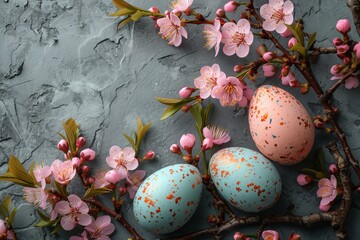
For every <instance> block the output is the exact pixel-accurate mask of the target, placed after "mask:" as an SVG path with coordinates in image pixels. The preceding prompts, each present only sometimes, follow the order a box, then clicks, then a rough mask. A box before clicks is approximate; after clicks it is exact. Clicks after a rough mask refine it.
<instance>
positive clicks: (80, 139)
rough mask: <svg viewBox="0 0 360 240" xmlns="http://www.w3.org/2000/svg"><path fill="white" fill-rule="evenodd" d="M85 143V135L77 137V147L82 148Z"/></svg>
mask: <svg viewBox="0 0 360 240" xmlns="http://www.w3.org/2000/svg"><path fill="white" fill-rule="evenodd" d="M85 143H86V140H85V138H84V137H78V138H77V139H76V143H75V144H76V148H77V149H80V148H82V147H83V146H85Z"/></svg>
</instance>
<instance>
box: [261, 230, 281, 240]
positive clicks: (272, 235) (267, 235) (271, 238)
mask: <svg viewBox="0 0 360 240" xmlns="http://www.w3.org/2000/svg"><path fill="white" fill-rule="evenodd" d="M261 237H262V238H263V239H264V240H279V239H280V235H279V233H278V232H277V231H274V230H266V231H263V232H262V234H261Z"/></svg>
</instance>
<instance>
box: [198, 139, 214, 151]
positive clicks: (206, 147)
mask: <svg viewBox="0 0 360 240" xmlns="http://www.w3.org/2000/svg"><path fill="white" fill-rule="evenodd" d="M213 146H214V143H213V141H212V140H211V139H210V138H205V139H204V141H203V144H202V146H201V149H202V150H203V151H206V150H209V149H211V148H212V147H213Z"/></svg>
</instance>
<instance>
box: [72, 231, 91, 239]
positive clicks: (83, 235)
mask: <svg viewBox="0 0 360 240" xmlns="http://www.w3.org/2000/svg"><path fill="white" fill-rule="evenodd" d="M70 240H89V238H88V236H87V233H86V231H83V232H82V233H81V237H79V236H72V237H70Z"/></svg>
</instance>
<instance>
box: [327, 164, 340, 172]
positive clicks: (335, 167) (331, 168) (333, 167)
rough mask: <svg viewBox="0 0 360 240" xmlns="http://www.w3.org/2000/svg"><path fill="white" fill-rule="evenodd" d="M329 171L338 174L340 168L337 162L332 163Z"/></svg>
mask: <svg viewBox="0 0 360 240" xmlns="http://www.w3.org/2000/svg"><path fill="white" fill-rule="evenodd" d="M329 172H330V173H332V174H338V173H339V168H338V167H337V165H336V164H330V166H329Z"/></svg>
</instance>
